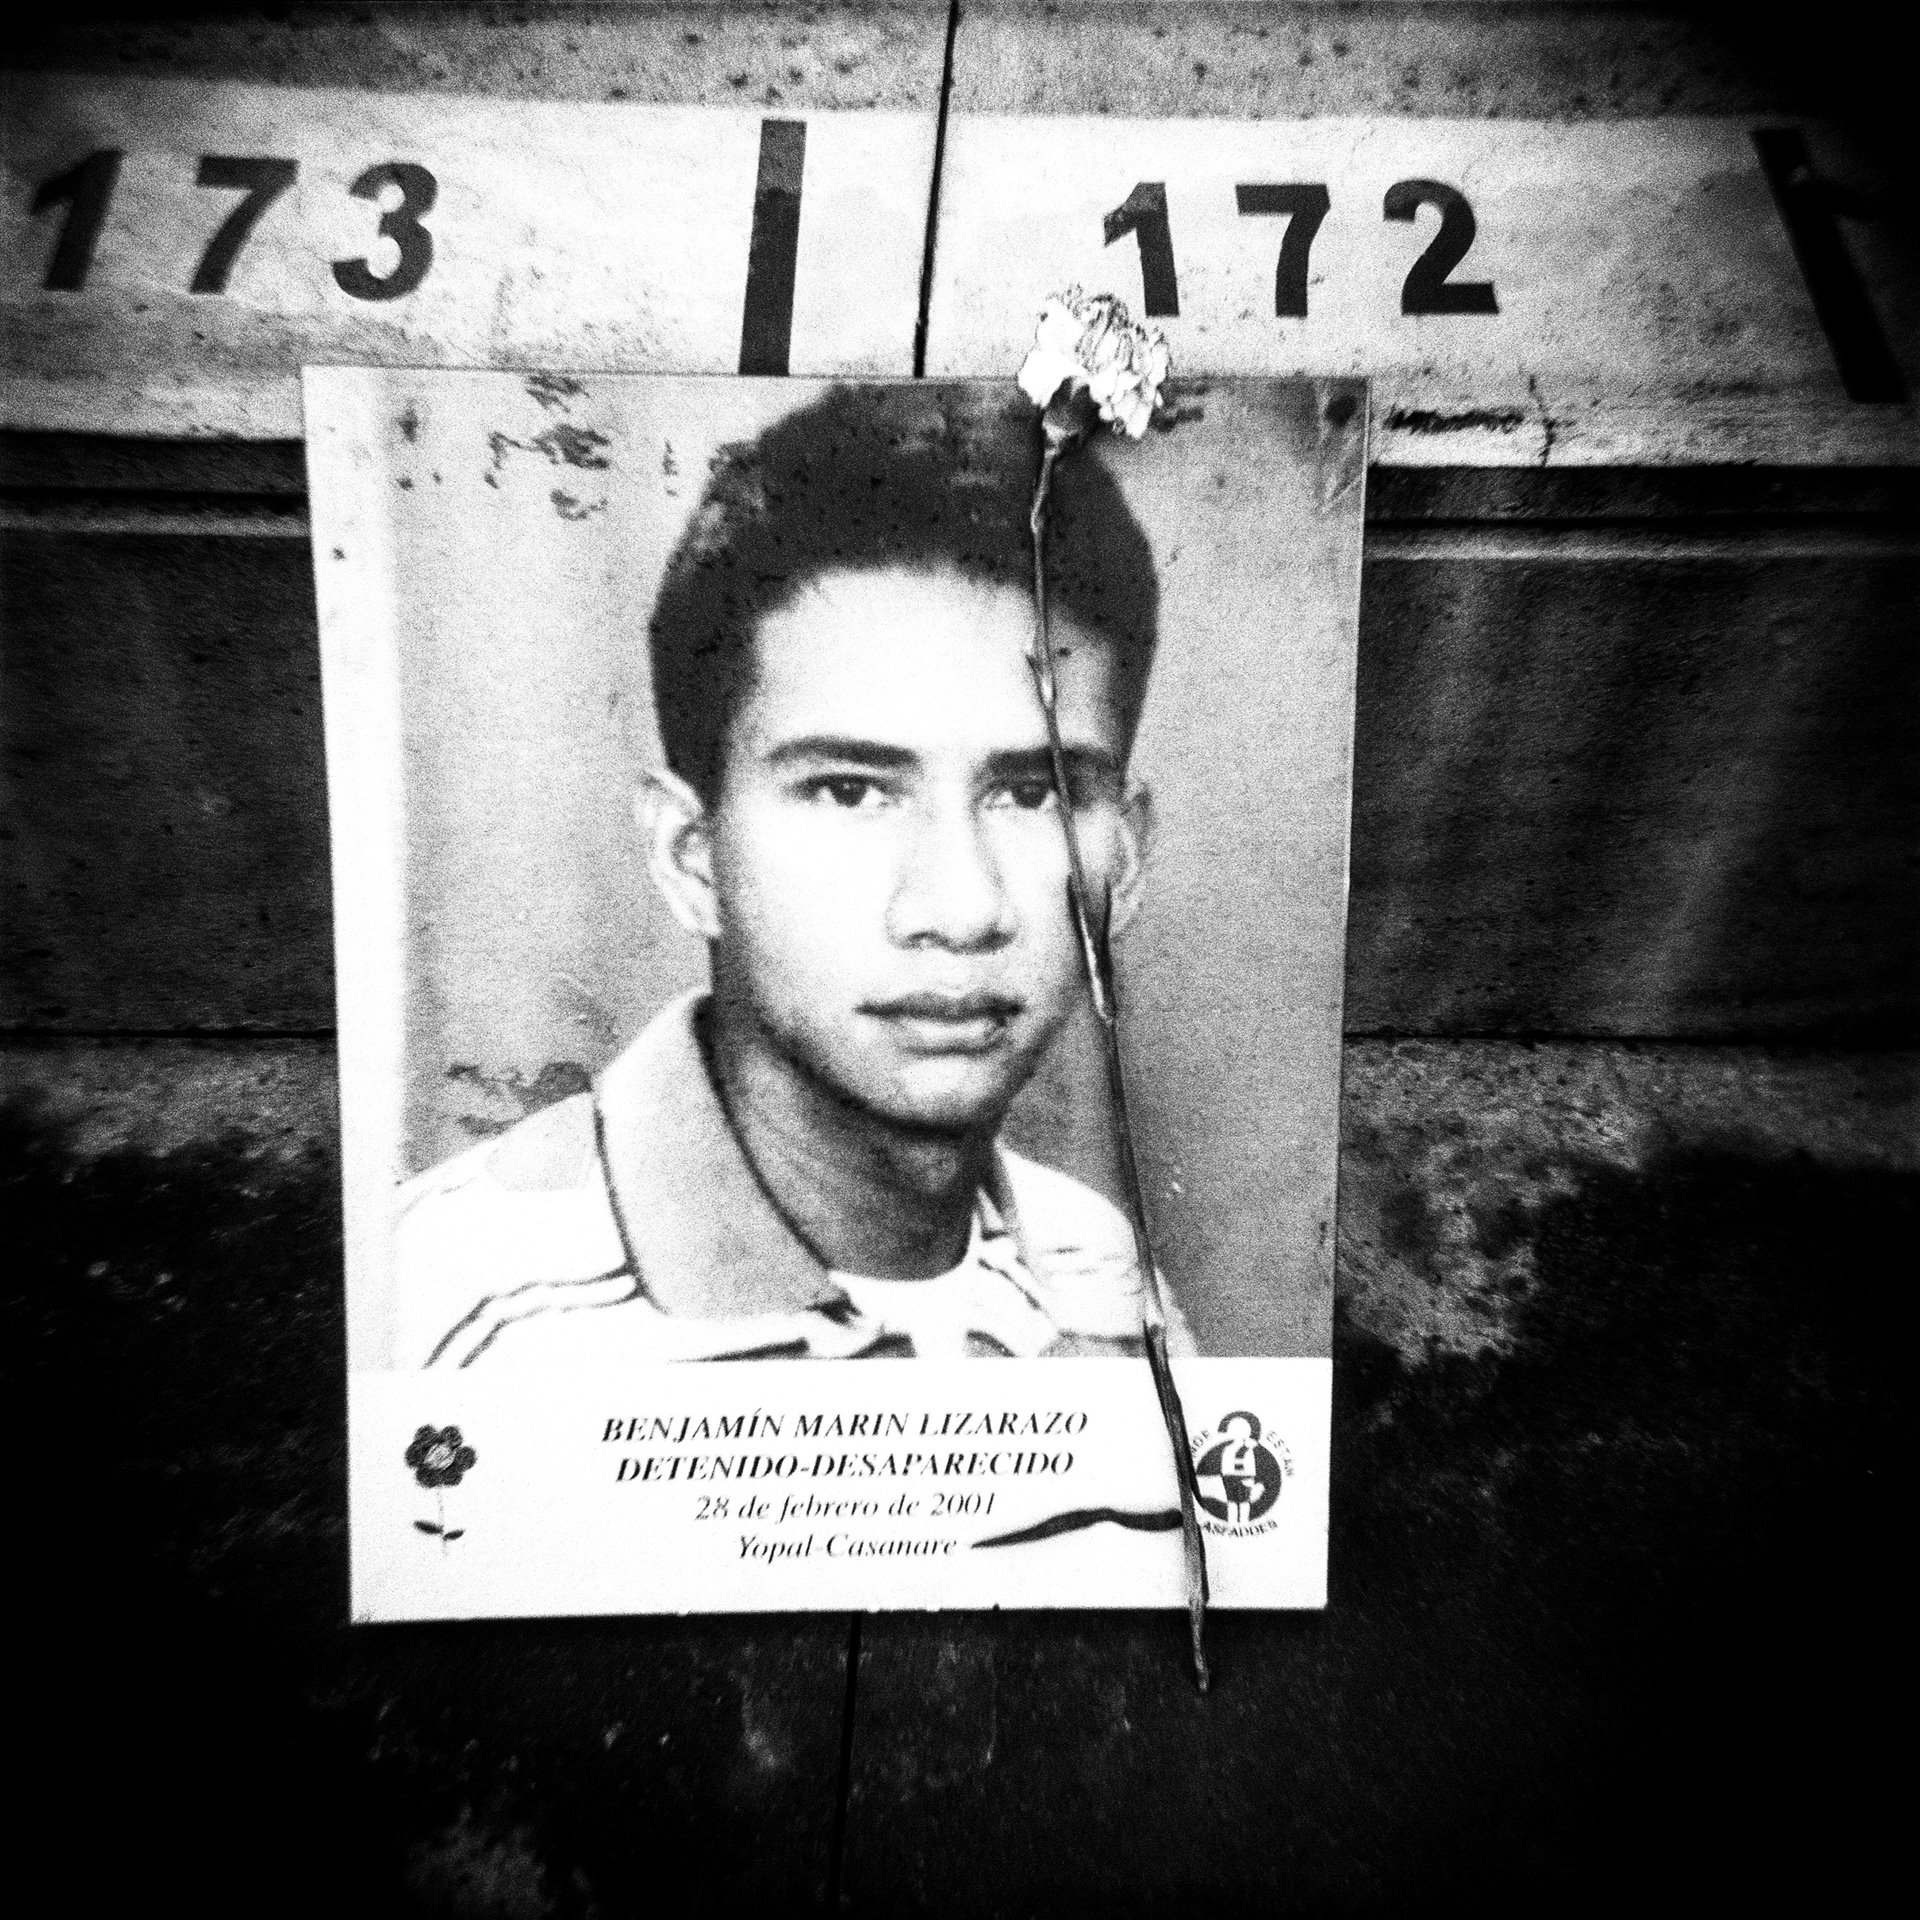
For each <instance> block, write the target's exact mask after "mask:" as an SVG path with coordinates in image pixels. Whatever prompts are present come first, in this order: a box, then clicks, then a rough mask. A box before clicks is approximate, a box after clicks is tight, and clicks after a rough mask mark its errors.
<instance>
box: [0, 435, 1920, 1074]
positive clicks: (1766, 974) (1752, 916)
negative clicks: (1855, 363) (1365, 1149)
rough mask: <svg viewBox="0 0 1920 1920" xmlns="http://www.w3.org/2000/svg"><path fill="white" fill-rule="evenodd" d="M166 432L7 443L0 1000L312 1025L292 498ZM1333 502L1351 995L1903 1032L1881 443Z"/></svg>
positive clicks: (1895, 620)
mask: <svg viewBox="0 0 1920 1920" xmlns="http://www.w3.org/2000/svg"><path fill="white" fill-rule="evenodd" d="M171 458H172V450H170V451H169V455H168V458H166V459H162V458H159V457H158V456H157V455H155V454H153V453H152V452H149V453H147V454H145V455H142V456H141V457H140V458H138V459H136V458H135V457H134V456H133V455H132V454H130V453H127V452H126V451H125V450H124V444H123V445H122V447H121V448H120V450H118V451H116V448H115V443H110V442H109V443H98V442H94V443H88V451H87V452H86V453H85V454H84V455H83V454H80V453H76V452H74V451H73V450H71V449H66V450H63V449H62V444H61V442H60V441H59V440H58V439H57V438H53V439H48V438H40V439H28V440H27V441H26V442H25V443H24V445H23V446H22V448H21V449H20V453H19V460H20V466H21V469H22V470H23V478H22V480H21V482H19V483H18V484H17V485H16V488H15V491H14V492H13V494H12V495H11V497H10V502H9V506H10V511H11V512H12V515H13V529H12V531H11V532H9V534H8V535H7V537H6V539H5V540H4V541H3V542H0V596H4V605H5V610H6V623H7V651H6V661H5V668H4V672H5V698H4V702H0V728H3V729H4V739H5V751H6V756H7V762H8V783H9V807H10V811H11V816H12V817H11V821H10V824H9V827H8V831H9V833H10V834H11V836H12V837H11V838H10V839H9V841H8V842H7V851H6V861H7V866H8V875H7V880H6V896H5V897H6V901H7V910H6V915H5V925H4V928H3V929H0V943H3V944H0V978H3V979H4V987H3V988H0V1018H4V1020H5V1021H6V1022H7V1023H8V1024H11V1025H14V1026H29V1027H52V1028H62V1027H64V1028H67V1029H69V1030H73V1029H78V1030H93V1029H102V1028H110V1029H125V1028H133V1029H140V1030H168V1029H178V1028H195V1029H228V1028H236V1027H244V1028H261V1027H265V1028H269V1029H287V1028H294V1029H309V1028H317V1029H326V1028H330V1027H331V1026H332V1024H333V1018H334V1014H333V985H332V966H331V950H330V915H329V906H328V883H327V838H326V806H325V773H324V754H323V750H322V742H321V737H320V719H319V702H318V651H317V640H316V637H315V628H314V614H313V589H312V581H311V574H310V563H309V560H308V557H307V550H306V544H305V540H304V537H295V536H299V535H301V534H302V525H301V522H300V519H299V518H298V506H299V500H298V496H297V495H291V494H288V493H287V492H285V491H284V488H285V487H286V485H287V484H288V476H287V463H286V461H285V459H284V458H282V457H281V455H279V454H276V453H275V452H273V450H267V451H266V452H263V454H262V456H261V462H260V463H259V464H258V465H257V467H256V468H248V467H247V466H246V465H245V463H244V462H242V461H241V459H240V456H239V455H238V454H237V453H234V452H233V451H232V450H228V451H227V452H226V453H224V454H220V453H217V452H216V450H213V449H205V450H193V451H192V452H191V453H188V452H184V451H183V452H181V454H180V459H181V462H182V463H183V464H182V465H181V468H180V472H181V473H182V474H189V473H190V474H192V475H198V476H200V477H201V488H200V490H199V491H198V492H194V491H192V490H191V489H189V488H187V487H185V486H183V485H180V484H172V485H169V484H168V475H169V473H170V472H172V468H171V466H170V464H169V462H170V460H171ZM249 472H251V473H252V474H253V476H254V481H253V489H252V491H243V490H241V489H240V487H239V485H238V483H239V482H240V481H241V480H242V479H244V478H245V477H246V475H247V474H248V473H249ZM102 476H104V478H103V477H102ZM89 481H90V484H82V483H83V482H89ZM1656 514H1657V515H1661V516H1663V518H1662V521H1661V524H1660V525H1659V526H1658V528H1653V527H1650V526H1649V525H1647V524H1646V522H1647V519H1648V516H1651V515H1656ZM196 515H199V516H202V518H203V519H204V518H205V517H206V516H212V518H213V520H214V521H215V523H216V528H215V530H214V531H209V532H206V533H204V534H203V533H198V532H196V531H194V529H195V528H196V526H198V525H199V524H201V522H200V521H197V520H196V519H195V516H196ZM1636 521H1638V522H1639V523H1640V524H1638V525H1636V524H1635V522H1636ZM138 526H146V527H149V528H156V529H157V528H165V529H168V531H165V532H160V531H150V532H146V533H138V532H132V531H128V529H129V528H133V527H138ZM276 528H277V529H278V530H279V532H280V533H281V534H283V535H285V536H286V537H264V536H269V535H271V534H273V532H274V531H275V529H276ZM1582 529H1585V530H1586V531H1584V532H1582ZM1496 532H1497V535H1498V537H1497V538H1494V537H1493V535H1494V534H1495V533H1496ZM1656 533H1657V536H1658V537H1657V538H1656V537H1655V534H1656ZM255 534H258V535H261V536H263V537H253V535H255ZM1368 539H1369V547H1368V554H1367V562H1366V571H1365V576H1364V578H1365V584H1364V587H1363V597H1362V610H1361V640H1360V690H1359V713H1358V723H1357V724H1358V740H1357V743H1356V772H1355V810H1354V825H1353V890H1352V901H1351V910H1350V926H1349V936H1348V971H1347V1024H1348V1028H1349V1030H1350V1031H1359V1032H1406V1033H1429V1034H1440V1033H1462V1032H1466V1033H1474V1032H1507V1033H1514V1032H1563V1033H1566V1032H1571V1033H1590V1034H1597V1033H1611V1034H1626V1035H1632V1034H1642V1035H1669V1036H1691V1037H1713V1036H1731V1037H1739V1036H1747V1037H1753V1036H1762V1035H1799V1036H1803V1037H1807V1038H1816V1037H1818V1038H1827V1039H1833V1038H1842V1039H1851V1040H1877V1039H1881V1038H1884V1037H1887V1036H1888V1035H1898V1034H1902V1033H1905V1034H1911V1033H1912V1032H1913V1031H1914V1028H1915V1024H1916V1021H1917V1020H1920V895H1917V894H1916V890H1915V888H1914V886H1913V880H1912V865H1911V862H1912V858H1913V853H1914V849H1915V847H1916V846H1920V767H1917V766H1916V762H1915V757H1914V755H1913V753H1912V751H1911V726H1910V715H1911V714H1912V713H1913V712H1914V711H1915V709H1916V705H1917V704H1920V653H1917V652H1916V650H1915V649H1914V647H1913V645H1912V640H1911V630H1912V615H1911V608H1912V607H1913V605H1914V604H1915V602H1916V598H1920V578H1917V577H1916V566H1917V565H1920V560H1917V559H1916V553H1920V544H1917V543H1916V541H1915V536H1914V520H1913V514H1912V495H1911V486H1910V483H1906V482H1903V481H1901V480H1900V479H1899V478H1898V477H1895V476H1885V475H1873V474H1868V475H1864V476H1862V477H1861V478H1860V479H1859V480H1858V481H1857V482H1850V483H1847V484H1844V485H1843V483H1841V482H1840V481H1838V480H1836V479H1835V478H1834V477H1833V476H1823V475H1813V476H1806V477H1804V478H1802V477H1798V476H1793V475H1789V474H1783V473H1779V472H1776V473H1773V474H1771V475H1753V474H1741V475H1734V476H1729V477H1728V478H1727V479H1726V480H1725V481H1714V482H1713V483H1712V484H1711V485H1710V484H1709V482H1708V478H1707V477H1706V476H1701V475H1692V476H1670V475H1669V476H1647V475H1631V474H1630V475H1625V476H1621V477H1620V478H1619V479H1618V480H1617V481H1614V482H1606V481H1602V480H1601V479H1600V478H1598V477H1587V478H1581V477H1579V476H1571V475H1569V476H1544V477H1540V478H1539V479H1537V480H1536V481H1535V482H1534V483H1533V484H1532V486H1531V488H1530V489H1529V488H1522V487H1521V485H1520V483H1519V480H1518V478H1517V477H1496V478H1493V479H1490V480H1487V481H1485V483H1484V484H1482V481H1481V479H1479V478H1477V477H1470V476H1461V475H1449V474H1445V473H1441V474H1438V475H1433V476H1422V477H1421V479H1420V481H1419V482H1418V483H1417V484H1416V483H1414V482H1413V481H1412V479H1411V477H1409V476H1397V477H1396V478H1395V480H1394V481H1393V482H1392V483H1390V484H1389V485H1388V486H1387V487H1386V488H1384V489H1383V490H1382V499H1381V502H1380V503H1379V510H1378V511H1377V512H1376V514H1375V516H1374V518H1373V520H1372V521H1371V522H1370V527H1369V534H1368Z"/></svg>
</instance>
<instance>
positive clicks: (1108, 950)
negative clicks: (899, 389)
mask: <svg viewBox="0 0 1920 1920" xmlns="http://www.w3.org/2000/svg"><path fill="white" fill-rule="evenodd" d="M1043 433H1044V445H1043V447H1042V450H1041V455H1040V477H1039V479H1038V481H1037V482H1036V484H1035V486H1034V491H1033V509H1032V512H1031V513H1030V514H1029V515H1028V519H1027V525H1028V528H1029V530H1030V532H1031V533H1032V535H1033V604H1034V614H1035V626H1034V631H1035V649H1034V653H1033V654H1032V655H1031V656H1029V659H1028V665H1029V667H1030V668H1031V669H1032V672H1033V684H1034V690H1035V691H1036V692H1037V693H1038V694H1039V696H1040V711H1041V713H1042V714H1043V715H1044V717H1045V719H1046V725H1047V756H1048V759H1049V761H1050V763H1051V766H1052V770H1053V790H1054V798H1055V799H1056V801H1057V802H1058V804H1059V809H1060V825H1061V830H1062V833H1063V834H1064V836H1065V839H1066V843H1067V874H1068V878H1067V909H1068V912H1069V913H1070V914H1071V916H1072V919H1073V924H1074V931H1075V932H1076V933H1077V934H1078V935H1079V939H1080V951H1081V957H1082V958H1083V960H1084V961H1085V963H1086V969H1087V987H1088V992H1089V994H1090V996H1091V998H1092V1001H1093V1012H1094V1018H1095V1020H1096V1021H1097V1022H1098V1024H1099V1027H1100V1033H1101V1040H1102V1052H1103V1054H1104V1057H1105V1061H1106V1069H1107V1106H1108V1111H1109V1112H1110V1113H1111V1114H1112V1116H1113V1124H1114V1132H1115V1136H1116V1139H1117V1141H1118V1144H1119V1150H1120V1171H1121V1178H1122V1181H1123V1183H1124V1185H1125V1188H1126V1196H1127V1218H1128V1224H1129V1225H1130V1226H1131V1227H1132V1229H1133V1252H1134V1261H1135V1264H1136V1265H1137V1267H1138V1268H1139V1272H1140V1283H1141V1289H1142V1294H1143V1298H1144V1308H1143V1312H1142V1322H1143V1324H1142V1332H1143V1333H1144V1335H1145V1340H1146V1349H1147V1365H1148V1366H1149V1368H1150V1369H1151V1370H1152V1373H1153V1385H1154V1391H1155V1392H1156V1393H1157V1394H1158V1396H1159V1400H1160V1417H1161V1419H1162V1420H1163V1421H1164V1422H1165V1423H1166V1429H1167V1439H1168V1441H1169V1443H1170V1444H1171V1445H1172V1448H1173V1467H1174V1476H1175V1478H1176V1480H1177V1481H1178V1482H1179V1487H1180V1538H1181V1543H1182V1546H1183V1548H1184V1551H1185V1560H1186V1572H1187V1627H1188V1632H1189V1634H1190V1636H1191V1639H1192V1643H1193V1673H1194V1680H1195V1682H1196V1684H1197V1685H1198V1686H1199V1689H1200V1691H1201V1692H1202V1693H1205V1692H1206V1690H1207V1679H1208V1675H1207V1655H1206V1643H1205V1638H1204V1629H1205V1623H1206V1609H1207V1549H1206V1543H1205V1541H1204V1540H1203V1539H1202V1538H1201V1534H1200V1516H1199V1513H1198V1511H1197V1509H1196V1507H1195V1503H1194V1491H1195V1489H1194V1481H1193V1452H1192V1447H1191V1444H1190V1442H1189V1440H1188V1438H1187V1420H1186V1414H1185V1411H1184V1410H1183V1409H1182V1407H1181V1405H1180V1393H1179V1389H1178V1388H1177V1387H1176V1386H1175V1385H1174V1379H1173V1367H1172V1363H1171V1361H1170V1360H1169V1358H1168V1355H1167V1309H1166V1299H1165V1295H1164V1294H1163V1292H1162V1290H1161V1284H1160V1269H1159V1266H1158V1264H1157V1263H1156V1262H1155V1260H1154V1257H1153V1244H1152V1241H1151V1239H1150V1237H1149V1235H1148V1231H1147V1201H1146V1192H1145V1189H1144V1188H1143V1187H1142V1185H1141V1182H1140V1163H1139V1160H1138V1157H1137V1156H1136V1154H1135V1152H1134V1144H1133V1125H1132V1122H1131V1120H1130V1118H1129V1116H1128V1109H1127V1083H1126V1072H1125V1068H1124V1065H1123V1063H1122V1060H1121V1054H1120V1002H1119V994H1118V991H1117V988H1116V985H1115V979H1114V967H1113V947H1112V942H1111V935H1112V922H1113V890H1112V888H1111V887H1109V888H1108V889H1107V890H1106V896H1105V898H1104V899H1103V901H1102V902H1101V912H1100V918H1099V921H1098V923H1097V924H1096V922H1095V920H1094V916H1093V904H1092V893H1091V889H1090V888H1089V887H1088V885H1087V871H1086V862H1085V859H1084V857H1083V856H1082V853H1081V849H1080V830H1079V827H1078V825H1077V824H1076V822H1075V820H1074V816H1073V797H1072V793H1071V790H1070V788H1069V785H1068V781H1067V759H1066V750H1065V747H1064V745H1063V744H1062V741H1061V738H1060V712H1059V700H1060V685H1059V675H1058V663H1057V661H1056V658H1055V655H1054V651H1053V634H1052V629H1051V625H1050V623H1049V621H1048V618H1047V506H1048V502H1049V500H1050V498H1051V495H1052V490H1053V470H1054V467H1055V465H1056V464H1057V463H1058V461H1059V458H1060V455H1061V453H1062V452H1063V451H1064V450H1065V448H1066V447H1067V446H1070V445H1071V444H1072V441H1071V440H1069V439H1066V438H1064V437H1062V438H1056V437H1055V435H1054V433H1053V432H1052V431H1050V430H1046V429H1045V427H1044V417H1043Z"/></svg>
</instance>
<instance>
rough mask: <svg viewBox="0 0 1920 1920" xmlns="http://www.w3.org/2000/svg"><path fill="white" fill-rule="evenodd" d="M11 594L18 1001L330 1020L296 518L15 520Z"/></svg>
mask: <svg viewBox="0 0 1920 1920" xmlns="http://www.w3.org/2000/svg"><path fill="white" fill-rule="evenodd" d="M0 605H4V607H5V617H6V660H5V699H4V705H3V707H0V730H4V740H5V750H6V761H7V809H8V821H7V833H8V836H9V837H8V839H7V842H6V846H5V857H6V862H7V869H8V871H7V877H6V895H5V898H6V932H5V936H4V938H5V940H6V947H7V959H6V971H7V977H8V980H9V985H10V987H11V990H12V994H13V995H17V996H18V997H17V998H12V999H11V1004H10V1006H9V1008H8V1012H9V1014H10V1016H11V1018H12V1019H13V1020H14V1021H15V1022H18V1023H22V1024H26V1025H31V1026H59V1025H70V1026H77V1027H81V1028H86V1027H101V1026H106V1027H135V1028H165V1027H181V1026H185V1027H228V1026H264V1027H307V1026H316V1025H319V1026H331V1025H332V1022H333V1016H332V1011H331V1007H332V999H333V985H332V976H333V964H332V910H331V903H330V899H329V891H328V877H327V876H328V867H327V788H326V764H325V753H324V750H323V746H322V742H321V734H320V653H319V640H318V636H317V633H316V630H315V626H314V613H313V576H312V568H311V564H310V562H309V560H308V558H307V548H306V542H305V541H304V539H275V538H259V539H246V538H200V537H179V538H175V537H160V538H154V537H150V536H147V535H144V534H126V533H118V534H115V533H99V534H92V533H89V534H80V535H55V536H53V537H51V538H43V537H41V536H39V535H37V534H36V535H20V536H15V537H13V538H10V539H8V540H7V541H6V542H5V543H4V546H3V547H0ZM10 998H11V996H10Z"/></svg>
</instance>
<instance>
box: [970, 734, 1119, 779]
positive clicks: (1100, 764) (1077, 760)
mask: <svg viewBox="0 0 1920 1920" xmlns="http://www.w3.org/2000/svg"><path fill="white" fill-rule="evenodd" d="M1062 754H1063V756H1064V758H1065V760H1066V763H1067V771H1068V772H1069V773H1070V774H1072V773H1077V774H1079V775H1080V776H1081V777H1082V778H1085V777H1086V776H1088V775H1089V774H1090V775H1092V776H1094V777H1095V778H1096V779H1104V780H1117V779H1119V777H1120V775H1121V772H1122V768H1121V765H1120V756H1119V755H1118V754H1117V753H1114V752H1112V751H1111V750H1110V749H1109V748H1106V747H1101V746H1096V745H1094V744H1093V742H1091V741H1076V740H1069V741H1067V742H1066V743H1065V744H1064V746H1063V748H1062ZM987 770H988V772H989V774H990V775H991V776H992V777H993V778H994V779H996V780H1033V779H1048V778H1051V777H1052V774H1053V760H1052V757H1051V756H1050V755H1049V754H1048V752H1047V750H1046V748H1045V747H1016V748H1013V749H1011V750H1010V751H1008V752H1006V753H996V754H995V755H993V757H992V758H991V759H990V760H988V762H987Z"/></svg>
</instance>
